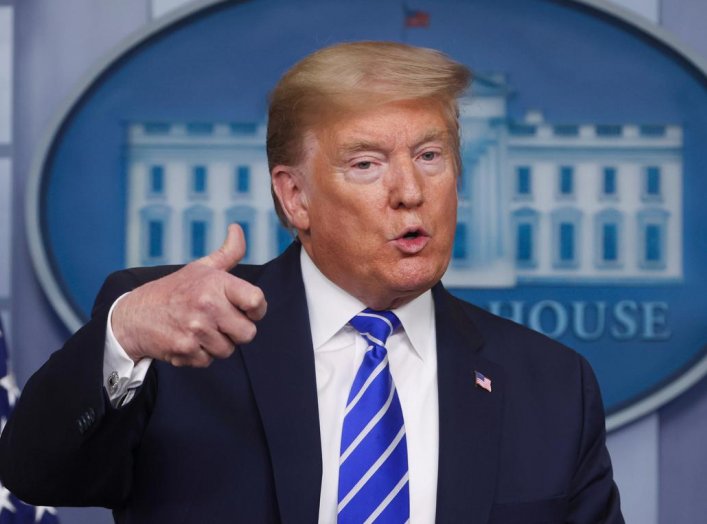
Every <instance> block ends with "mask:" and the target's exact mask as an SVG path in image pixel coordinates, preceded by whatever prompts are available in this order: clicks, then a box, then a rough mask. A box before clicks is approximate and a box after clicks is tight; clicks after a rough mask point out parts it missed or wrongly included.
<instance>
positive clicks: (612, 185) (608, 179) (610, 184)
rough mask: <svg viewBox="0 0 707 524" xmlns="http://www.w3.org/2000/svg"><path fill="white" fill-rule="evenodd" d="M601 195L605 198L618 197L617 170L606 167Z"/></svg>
mask: <svg viewBox="0 0 707 524" xmlns="http://www.w3.org/2000/svg"><path fill="white" fill-rule="evenodd" d="M601 194H602V196H604V197H614V196H616V168H615V167H605V168H604V170H603V173H602V182H601Z"/></svg>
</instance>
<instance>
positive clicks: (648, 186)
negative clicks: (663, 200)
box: [643, 166, 661, 201]
mask: <svg viewBox="0 0 707 524" xmlns="http://www.w3.org/2000/svg"><path fill="white" fill-rule="evenodd" d="M643 176H644V181H643V200H648V201H655V200H660V197H661V170H660V167H658V166H648V167H646V168H645V170H644V174H643Z"/></svg>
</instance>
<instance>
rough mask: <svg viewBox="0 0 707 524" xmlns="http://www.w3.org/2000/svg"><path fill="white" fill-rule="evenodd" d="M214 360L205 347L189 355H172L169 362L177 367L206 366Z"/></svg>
mask: <svg viewBox="0 0 707 524" xmlns="http://www.w3.org/2000/svg"><path fill="white" fill-rule="evenodd" d="M213 361H214V359H213V357H211V355H209V353H208V352H207V351H206V350H204V349H199V350H198V351H196V352H194V353H193V354H191V355H189V356H172V357H170V358H169V359H168V362H169V363H170V364H171V365H173V366H175V367H194V368H205V367H208V366H209V365H210V364H211V363H212V362H213Z"/></svg>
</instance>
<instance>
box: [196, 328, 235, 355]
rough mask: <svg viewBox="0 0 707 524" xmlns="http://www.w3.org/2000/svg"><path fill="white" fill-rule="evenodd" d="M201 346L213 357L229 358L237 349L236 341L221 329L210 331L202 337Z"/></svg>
mask: <svg viewBox="0 0 707 524" xmlns="http://www.w3.org/2000/svg"><path fill="white" fill-rule="evenodd" d="M200 342H201V345H200V348H201V350H203V351H206V352H207V353H208V354H209V356H210V357H212V358H228V357H230V356H231V354H232V353H233V351H234V350H235V346H234V343H233V342H232V341H231V339H230V338H228V337H227V336H226V335H224V334H223V333H221V332H220V331H216V330H213V331H209V332H208V333H206V334H204V335H203V336H202V337H200Z"/></svg>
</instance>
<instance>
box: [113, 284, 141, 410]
mask: <svg viewBox="0 0 707 524" xmlns="http://www.w3.org/2000/svg"><path fill="white" fill-rule="evenodd" d="M125 295H127V293H125V294H123V295H121V296H120V297H118V299H117V300H116V301H115V302H113V305H112V306H111V308H110V311H109V312H108V322H107V324H106V341H105V345H104V346H103V385H104V386H105V388H106V391H107V392H108V398H109V399H110V402H111V404H112V405H113V407H120V406H124V405H125V404H127V403H128V402H130V400H132V398H133V395H134V394H135V390H136V389H137V388H139V387H140V386H141V385H142V383H143V381H144V380H145V375H146V374H147V370H148V369H149V368H150V364H151V363H152V359H151V358H143V359H142V360H140V362H138V363H137V364H135V363H134V362H133V360H132V359H131V358H130V357H129V356H128V354H127V353H126V352H125V350H124V349H123V347H122V346H121V345H120V342H118V339H116V338H115V334H114V333H113V328H112V326H111V319H112V318H113V309H114V308H115V305H116V304H117V303H118V302H119V301H120V300H121V299H122V298H123V297H124V296H125Z"/></svg>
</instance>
